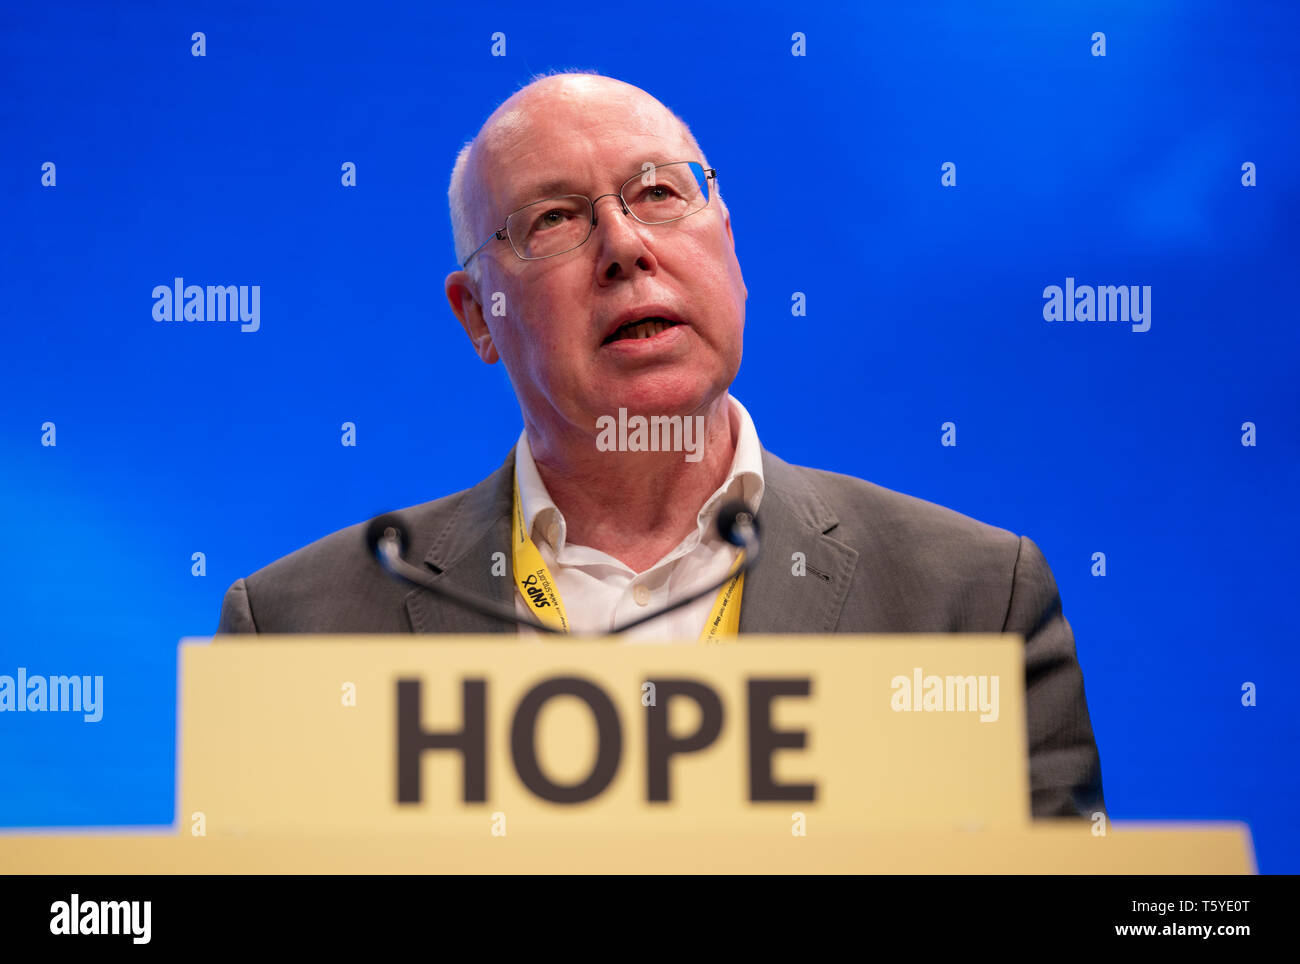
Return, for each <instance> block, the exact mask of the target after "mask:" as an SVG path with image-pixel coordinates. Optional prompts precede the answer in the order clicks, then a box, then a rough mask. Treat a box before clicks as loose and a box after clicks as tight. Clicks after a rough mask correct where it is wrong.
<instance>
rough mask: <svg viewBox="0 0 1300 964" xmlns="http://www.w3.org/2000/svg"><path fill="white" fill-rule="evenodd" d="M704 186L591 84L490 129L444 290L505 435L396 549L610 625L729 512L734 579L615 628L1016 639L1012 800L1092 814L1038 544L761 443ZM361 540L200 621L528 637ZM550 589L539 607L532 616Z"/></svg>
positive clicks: (643, 98)
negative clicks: (1023, 753) (504, 450)
mask: <svg viewBox="0 0 1300 964" xmlns="http://www.w3.org/2000/svg"><path fill="white" fill-rule="evenodd" d="M713 181H714V177H713V173H712V169H711V168H710V167H709V165H708V161H707V160H706V159H705V158H704V154H703V152H702V151H701V150H700V148H699V145H698V144H697V143H696V142H695V139H694V138H693V137H692V136H691V134H690V131H689V130H688V129H687V128H686V126H685V124H684V123H682V121H681V120H680V119H679V118H677V117H676V116H675V115H674V114H672V113H671V112H670V111H669V110H668V109H667V108H666V107H664V106H663V105H662V104H661V103H659V101H657V100H656V99H655V98H654V97H652V96H650V95H649V94H647V93H646V92H645V91H642V90H640V89H639V88H636V87H633V86H630V85H628V84H624V83H621V82H619V81H616V80H613V79H611V78H606V77H600V76H593V75H587V74H561V75H553V76H549V77H545V78H542V79H540V80H537V81H534V82H533V83H532V84H530V85H528V86H527V87H525V88H523V89H522V90H520V91H519V92H517V93H516V94H514V95H513V96H512V97H510V98H509V99H508V100H507V101H506V102H505V103H504V104H502V105H501V107H499V108H498V109H497V110H496V111H495V112H494V113H493V114H492V115H491V116H490V117H489V118H488V120H487V122H486V123H485V124H484V125H483V128H482V129H481V130H480V131H479V134H478V136H477V137H476V138H475V139H474V140H473V141H472V142H471V143H470V144H469V145H467V146H466V149H465V150H464V151H463V152H462V154H461V156H460V158H459V159H458V160H457V163H456V167H455V170H454V172H453V175H452V183H451V191H450V201H451V213H452V222H453V228H454V233H455V240H456V250H457V255H458V259H459V260H460V262H461V265H462V269H461V270H458V271H454V272H452V273H451V274H450V275H448V277H447V279H446V293H447V298H448V301H449V302H450V304H451V308H452V311H453V312H454V313H455V315H456V317H457V318H458V319H459V320H460V322H461V324H462V325H463V326H464V328H465V331H466V333H467V334H468V336H469V338H470V341H471V342H472V343H473V345H474V347H475V350H476V351H477V352H478V354H479V356H480V357H481V358H482V360H483V361H484V362H486V363H488V364H494V363H495V362H497V361H498V360H501V361H503V362H504V363H505V366H506V370H507V372H508V373H509V376H510V379H511V383H512V385H513V387H514V390H515V394H516V395H517V396H518V399H519V404H520V408H521V410H522V413H523V419H524V431H523V433H522V434H521V435H520V437H519V441H518V443H517V444H516V446H515V447H514V449H513V450H512V451H511V453H510V455H509V457H508V458H507V459H506V461H505V463H504V464H503V465H502V466H501V467H500V468H499V469H498V470H497V471H496V472H495V473H493V474H492V475H491V476H489V477H488V478H487V479H485V480H484V481H483V482H480V483H479V484H478V485H476V486H474V487H473V488H471V489H468V490H466V491H463V492H458V493H456V494H454V495H450V496H447V497H445V498H441V499H437V500H435V501H433V502H428V503H425V504H424V505H420V506H415V507H412V508H409V509H407V510H405V511H404V512H403V516H404V517H405V519H406V522H407V524H408V528H409V530H410V531H409V536H410V539H411V545H410V546H409V547H408V551H407V557H408V558H410V559H412V560H413V561H415V562H416V563H417V564H418V563H419V562H420V561H423V563H424V564H425V566H426V567H427V569H428V571H429V572H430V573H431V574H433V575H434V576H435V578H437V579H438V580H440V581H443V582H448V583H453V584H455V585H457V586H460V587H462V588H464V589H468V590H471V591H473V592H475V593H477V594H479V595H480V596H485V597H489V598H491V599H495V600H498V601H500V602H501V603H504V604H506V605H509V604H510V601H511V600H513V601H514V605H515V607H516V612H517V613H519V614H520V615H521V616H522V615H523V614H525V613H529V612H533V613H539V614H541V616H542V617H543V618H547V619H550V620H558V621H560V622H561V623H562V624H563V625H564V626H566V627H568V628H570V629H574V630H580V631H594V630H606V631H607V630H609V629H610V628H611V627H614V626H617V625H619V624H622V623H624V622H626V621H628V620H630V619H633V618H635V617H637V616H638V615H644V614H646V613H649V612H653V611H654V610H655V609H657V608H658V607H660V606H662V605H664V604H665V603H666V602H668V601H669V600H670V599H671V600H678V599H681V598H683V597H685V596H687V595H690V594H692V593H694V592H698V591H700V590H701V589H703V588H704V587H707V586H709V585H711V584H713V583H716V582H718V581H720V580H723V579H724V578H725V577H726V576H727V575H728V573H729V572H730V570H731V567H732V566H733V565H734V564H735V563H736V561H737V555H738V553H739V551H740V550H738V549H737V548H736V547H734V546H732V545H731V544H730V543H728V542H726V541H724V540H722V539H721V538H720V537H719V536H718V535H717V533H716V531H715V528H714V522H715V517H716V514H717V512H718V509H719V507H720V506H721V504H722V503H724V502H726V501H728V500H730V499H733V498H739V499H742V500H743V501H744V502H745V503H746V504H747V505H748V506H749V507H750V508H751V510H754V511H755V513H756V518H757V519H758V521H759V523H760V525H761V527H762V534H763V542H762V551H761V556H760V559H759V561H758V563H757V564H756V565H755V566H754V567H753V569H752V570H751V571H749V572H748V573H746V574H745V575H744V578H743V582H740V584H739V587H738V591H737V592H736V593H735V594H732V595H729V594H728V591H727V590H728V589H731V588H737V587H734V586H733V584H732V583H727V585H726V587H725V588H724V590H723V591H722V592H720V593H719V594H718V595H717V596H716V597H715V596H714V595H713V594H712V593H710V594H707V595H705V596H703V597H702V598H701V599H700V600H698V601H696V602H695V603H692V604H691V605H688V606H686V607H683V608H682V609H680V610H678V611H676V612H675V613H673V614H669V615H666V616H664V617H662V618H659V619H655V620H652V621H650V622H648V623H644V624H642V625H641V626H639V627H637V628H635V629H634V630H632V631H631V632H630V633H629V638H632V639H637V640H642V641H644V640H651V639H698V638H704V637H708V636H709V635H710V634H716V633H717V632H718V631H719V627H721V628H722V629H723V630H725V629H726V628H727V627H728V626H730V627H732V629H733V630H734V631H738V632H739V633H741V634H744V633H950V632H981V633H997V632H1017V633H1020V634H1022V635H1023V636H1024V637H1025V639H1026V649H1025V655H1026V676H1027V679H1026V682H1027V687H1028V691H1027V713H1028V726H1029V742H1030V757H1031V760H1030V770H1031V789H1032V795H1033V796H1032V811H1033V813H1034V815H1035V816H1049V815H1050V816H1055V815H1077V814H1084V815H1088V814H1091V813H1093V812H1095V811H1097V810H1100V809H1102V808H1103V806H1104V805H1103V801H1102V792H1101V773H1100V763H1099V760H1098V754H1097V749H1096V745H1095V742H1094V740H1093V735H1092V729H1091V725H1090V722H1089V718H1088V709H1087V704H1086V701H1085V698H1084V690H1083V678H1082V674H1081V672H1080V669H1079V665H1078V663H1077V661H1076V659H1075V652H1074V641H1073V636H1072V633H1071V630H1070V627H1069V624H1068V623H1067V622H1066V620H1065V618H1064V616H1063V614H1062V612H1061V606H1060V599H1059V596H1058V593H1057V588H1056V584H1055V581H1054V580H1053V578H1052V574H1051V572H1050V570H1049V568H1048V565H1047V563H1046V561H1045V560H1044V558H1043V555H1042V553H1041V552H1040V551H1039V550H1038V548H1037V546H1035V545H1034V543H1033V542H1031V541H1030V540H1029V539H1028V538H1025V537H1017V536H1015V535H1014V534H1012V533H1010V532H1007V531H1006V530H1003V529H997V528H994V527H992V526H988V525H985V524H983V523H980V522H977V521H975V520H974V519H970V518H968V517H966V516H963V515H959V514H958V513H956V512H953V511H951V510H949V509H945V508H942V507H940V506H936V505H933V504H931V503H928V502H923V501H921V500H919V499H915V498H912V497H910V496H906V495H902V494H900V493H897V492H892V491H890V490H888V489H884V488H881V487H879V486H876V485H874V484H872V483H870V482H866V481H863V480H860V479H855V478H851V477H849V476H845V475H839V474H835V473H832V472H825V471H820V470H816V469H809V468H802V467H796V466H791V465H788V464H786V463H785V462H783V461H782V460H781V459H779V458H777V457H776V456H774V455H773V454H772V453H770V452H768V451H766V450H765V449H764V448H763V447H762V446H761V445H760V443H759V441H758V436H757V433H756V430H755V427H754V424H753V421H752V419H751V418H750V417H749V414H748V412H747V411H746V410H745V409H744V407H743V406H741V405H740V403H739V402H738V401H736V400H735V399H734V398H732V397H731V396H730V394H729V393H728V387H729V386H730V385H731V383H732V381H733V379H734V378H735V377H736V373H737V371H738V369H739V366H740V359H741V343H742V333H743V329H744V322H745V299H746V297H747V292H746V288H745V283H744V278H743V276H742V274H741V269H740V265H739V263H738V262H737V259H736V252H735V245H734V241H733V238H732V232H731V218H730V215H729V213H728V211H727V208H726V206H725V204H724V203H723V202H722V199H721V197H719V196H718V195H717V191H716V187H715V185H714V183H713ZM636 416H640V417H642V418H645V419H659V420H660V423H659V424H660V425H664V424H667V423H668V422H669V421H671V420H674V419H675V421H673V422H672V426H673V431H672V432H671V433H670V432H665V433H664V437H665V438H666V439H667V440H668V441H669V442H671V443H674V444H670V445H668V446H666V447H667V448H668V449H669V450H668V451H665V450H664V446H659V445H655V446H654V450H649V446H647V445H645V444H637V443H636V442H634V441H632V439H633V436H632V435H631V434H627V435H625V434H624V433H623V431H621V430H620V431H619V432H618V433H615V432H614V431H612V430H611V425H612V424H613V422H614V420H615V418H616V417H617V418H618V419H619V420H620V423H622V422H624V421H626V423H627V424H631V419H632V418H635V417H636ZM641 442H642V443H644V442H645V439H644V437H642V439H641ZM615 443H617V444H615ZM516 491H517V493H518V494H517V495H516ZM363 528H364V525H358V526H353V527H351V528H349V529H344V530H342V531H340V532H337V533H334V534H333V535H330V536H328V537H326V538H324V539H322V540H320V541H318V542H316V543H314V544H312V545H310V546H307V547H306V548H304V549H300V550H299V551H297V552H295V553H293V554H291V555H289V556H286V557H285V558H283V559H280V560H279V561H277V562H275V563H273V564H272V565H270V566H267V567H266V568H264V569H262V570H259V571H258V572H256V573H254V574H253V575H251V576H249V577H247V578H246V579H240V580H239V581H237V582H236V583H235V584H234V585H233V586H232V587H231V588H230V590H229V591H228V593H227V594H226V598H225V602H224V604H223V607H222V613H221V623H220V627H219V629H218V632H219V633H238V632H269V633H286V632H290V633H292V632H318V633H338V632H342V633H358V632H380V633H383V632H416V633H435V632H436V633H489V632H519V633H520V634H521V635H523V636H526V637H530V638H534V639H535V638H537V634H536V633H535V631H534V630H532V629H531V628H527V629H518V630H517V629H516V627H514V626H512V625H510V624H508V623H504V622H502V621H500V620H496V619H492V618H490V617H487V616H482V615H479V614H476V613H474V612H472V611H469V610H467V609H465V608H463V607H461V606H458V605H456V604H455V603H453V602H450V601H448V600H446V599H445V598H443V597H441V596H439V595H437V594H435V593H433V592H431V591H429V590H427V589H412V588H411V587H409V586H404V585H402V584H400V583H398V582H396V581H394V580H393V579H391V578H390V577H389V576H387V575H386V574H385V573H384V572H383V571H382V570H381V569H380V567H379V566H378V565H377V564H376V563H375V561H374V560H373V559H372V558H371V557H370V556H369V555H368V553H367V552H366V549H365V547H364V540H363V539H362V535H361V532H362V529H363ZM512 549H513V550H514V551H512ZM504 560H509V565H508V566H507V565H506V563H505V561H504ZM530 576H544V577H545V578H544V579H541V580H538V579H536V578H534V579H533V580H532V582H531V583H530V582H529V578H530ZM733 582H734V580H733ZM546 583H551V584H552V585H553V587H554V592H551V593H548V594H544V601H545V603H546V605H539V603H538V593H539V590H538V589H537V586H538V585H545V584H546ZM526 594H528V598H527V599H526V598H525V596H526ZM737 600H739V602H738V604H737ZM737 609H738V610H739V613H738V615H737ZM729 621H730V622H729ZM723 634H724V635H725V634H726V633H725V632H724V633H723Z"/></svg>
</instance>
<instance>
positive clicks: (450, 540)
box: [406, 448, 858, 633]
mask: <svg viewBox="0 0 1300 964" xmlns="http://www.w3.org/2000/svg"><path fill="white" fill-rule="evenodd" d="M514 469H515V454H514V449H513V448H511V450H510V454H509V456H508V457H507V458H506V461H505V462H504V463H503V464H502V465H501V467H500V468H499V469H497V470H496V471H495V472H494V473H492V475H490V476H488V477H487V478H486V479H484V480H483V481H482V482H480V483H479V484H478V485H476V486H474V487H473V488H472V489H469V490H468V491H466V493H465V495H464V497H463V498H462V499H461V500H460V502H459V503H458V504H457V506H456V508H455V509H454V510H453V511H452V513H451V516H450V518H449V519H448V520H447V521H446V522H445V523H442V524H441V525H438V524H437V523H434V529H435V534H434V536H433V543H432V545H431V546H430V548H429V550H428V552H427V553H426V555H425V557H424V564H425V567H426V568H427V569H429V571H430V573H431V574H432V575H433V577H434V578H435V579H445V580H447V581H449V582H452V583H455V584H456V585H457V586H459V587H461V588H463V589H467V590H469V591H471V592H474V593H478V594H479V595H481V596H486V597H487V598H489V599H495V600H497V601H498V602H500V603H502V604H503V605H511V604H513V601H514V583H513V581H512V580H511V578H510V506H511V500H512V498H513V490H512V488H511V482H512V480H513V478H514ZM763 485H764V491H763V501H762V504H761V505H760V506H759V509H758V514H757V519H758V523H759V525H760V527H761V531H762V540H763V542H762V553H761V555H760V556H759V560H758V564H757V565H756V566H754V568H753V569H751V570H750V571H749V572H748V573H746V574H745V591H744V596H743V597H742V600H741V605H740V632H741V633H830V632H833V631H834V627H835V624H836V622H837V620H838V619H839V615H840V610H841V609H842V608H843V606H844V600H845V598H846V597H847V595H848V591H849V584H850V583H851V581H852V579H853V571H854V569H855V568H856V566H857V562H858V553H857V551H856V550H854V549H852V548H850V547H849V546H847V545H844V544H843V543H841V542H839V541H837V540H836V539H834V538H833V537H832V536H831V535H829V533H830V532H831V531H832V530H833V529H834V528H835V527H836V526H837V525H838V524H839V520H838V518H837V517H836V516H835V513H834V511H833V510H832V509H831V508H830V506H829V505H827V503H826V502H825V500H824V499H823V498H822V497H821V495H820V494H819V493H818V492H817V490H815V489H814V488H813V487H812V486H811V485H810V484H809V482H808V480H807V478H806V477H805V476H804V475H802V474H801V473H800V472H799V470H798V469H797V468H795V467H793V466H791V465H788V464H787V463H786V462H784V461H782V460H781V459H779V458H777V457H776V456H775V455H773V454H772V453H771V452H769V451H767V449H763ZM495 552H502V553H504V554H505V572H506V574H505V575H503V576H494V575H492V570H493V558H492V554H493V553H495ZM795 553H802V554H803V568H804V574H803V575H796V574H795V572H796V565H797V563H796V560H797V559H798V557H797V556H795ZM406 610H407V613H408V614H409V615H410V619H411V627H412V630H413V631H414V632H417V633H513V632H514V631H515V629H514V627H513V626H511V625H509V624H507V623H504V622H502V621H501V620H498V619H493V618H492V617H491V616H483V615H480V614H478V613H475V612H472V611H470V610H468V609H465V608H464V607H462V606H460V605H459V604H457V603H455V602H453V601H452V600H449V599H444V598H443V597H441V596H439V595H437V594H436V593H434V592H432V591H430V590H428V589H413V590H412V591H411V592H410V593H408V594H407V596H406Z"/></svg>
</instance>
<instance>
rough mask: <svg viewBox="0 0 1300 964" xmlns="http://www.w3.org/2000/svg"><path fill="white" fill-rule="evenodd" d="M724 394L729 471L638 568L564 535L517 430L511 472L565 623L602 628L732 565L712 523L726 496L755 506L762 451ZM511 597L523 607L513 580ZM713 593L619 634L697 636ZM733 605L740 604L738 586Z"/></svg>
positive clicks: (638, 638)
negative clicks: (676, 536) (688, 525)
mask: <svg viewBox="0 0 1300 964" xmlns="http://www.w3.org/2000/svg"><path fill="white" fill-rule="evenodd" d="M727 400H728V402H729V403H730V404H731V418H732V425H733V427H735V428H737V430H738V431H737V434H736V454H735V458H733V459H732V462H731V471H730V472H729V473H728V474H727V478H726V480H725V481H724V482H723V483H722V485H720V486H719V487H718V488H717V490H716V491H715V492H714V493H713V495H711V496H709V498H708V499H707V500H706V501H705V503H704V505H703V506H701V507H700V511H699V515H698V517H697V523H696V527H695V531H694V532H692V533H690V534H689V535H687V537H686V538H685V539H683V540H682V541H681V542H679V543H678V544H677V546H676V547H675V548H673V549H671V550H669V552H668V553H667V554H666V555H665V556H664V557H663V558H662V559H660V560H659V561H658V562H656V563H655V564H654V565H653V566H651V567H650V568H649V569H647V570H646V571H645V572H643V573H639V574H638V573H637V572H635V571H633V570H632V568H631V567H629V566H627V565H626V564H624V563H622V562H620V561H619V560H618V559H615V558H614V557H613V556H611V555H609V554H608V553H605V552H601V551H600V550H599V549H593V548H591V547H590V546H579V545H574V544H572V543H570V542H568V541H567V540H566V532H567V526H566V525H565V521H564V515H563V513H561V512H560V510H559V508H557V507H556V505H555V503H554V502H553V501H552V500H551V496H550V493H548V492H547V491H546V486H545V485H543V484H542V479H541V476H540V475H538V473H537V463H535V462H534V461H533V453H532V449H531V447H530V446H529V444H528V432H527V430H525V431H524V432H522V433H520V435H519V442H518V444H517V445H516V446H515V471H516V474H517V478H518V480H519V503H520V506H521V508H522V509H523V516H524V521H525V522H526V524H527V525H528V532H529V535H530V536H531V537H532V540H533V542H534V543H535V544H536V546H537V550H538V551H539V552H540V553H541V554H542V559H543V560H544V561H545V562H546V566H547V568H549V569H550V570H551V576H552V577H553V578H554V579H555V584H556V588H557V589H558V590H559V592H560V598H561V599H562V600H563V602H564V611H565V614H566V615H567V616H568V618H569V625H570V626H572V627H573V629H575V630H576V631H579V632H608V631H609V630H610V628H611V627H613V626H615V625H617V624H620V623H624V622H627V621H628V620H630V619H635V618H637V617H639V616H644V615H645V614H646V613H649V612H653V611H654V610H656V609H659V608H661V607H663V606H666V605H667V604H668V603H669V601H670V600H671V601H676V600H678V599H681V598H682V597H683V596H689V595H690V594H691V593H692V592H699V591H700V590H701V589H703V588H704V587H705V586H707V585H710V584H712V583H715V582H717V581H718V580H719V579H721V578H722V577H723V576H725V575H726V574H727V572H728V571H729V570H730V569H731V566H732V565H733V563H734V562H735V560H736V557H737V556H738V555H739V554H740V548H739V547H738V546H733V545H732V544H731V543H729V542H727V541H726V540H725V539H723V538H722V537H721V536H719V535H718V533H717V530H716V529H715V527H714V526H715V520H716V518H717V514H718V509H719V508H720V507H721V506H722V504H723V503H725V502H727V501H728V500H729V499H732V498H738V499H743V500H744V502H745V504H746V505H748V506H749V507H750V509H751V510H753V511H755V512H756V511H757V510H758V505H759V502H760V501H762V498H763V458H762V449H761V447H760V446H759V442H758V433H757V432H756V431H755V430H754V421H753V419H751V418H750V416H749V412H747V411H746V410H745V407H744V406H743V405H741V404H740V402H739V401H737V400H736V399H735V398H734V397H733V396H731V395H730V394H728V396H727ZM737 423H738V424H737ZM512 579H513V577H512ZM514 598H515V611H516V612H518V613H519V614H521V615H523V614H525V613H527V612H528V611H529V608H528V605H527V604H526V603H525V602H524V598H523V596H522V595H520V593H519V590H518V588H517V587H516V589H515V593H514ZM716 599H717V593H716V592H712V593H709V594H708V595H706V596H704V597H703V598H701V599H697V600H695V602H693V603H691V604H690V605H689V606H683V607H682V608H681V609H678V610H675V611H674V612H671V613H669V614H667V615H665V616H661V617H659V618H658V619H652V620H650V621H649V622H646V623H642V624H641V625H640V626H637V627H635V628H633V629H630V630H628V631H627V632H626V633H625V634H623V636H622V637H621V638H623V639H625V640H627V641H629V642H667V641H669V640H683V641H688V642H696V641H697V640H698V639H699V638H700V633H701V632H702V631H703V629H704V624H705V621H706V620H707V619H708V618H709V613H710V612H712V610H713V604H714V601H715V600H716ZM740 605H741V610H742V611H743V610H744V606H745V600H744V595H743V593H742V595H741V601H740ZM549 635H550V634H545V633H539V632H537V630H535V629H533V628H532V627H530V626H520V627H519V637H520V638H521V639H529V640H534V641H540V640H542V639H544V638H546V637H548V636H549Z"/></svg>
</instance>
